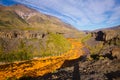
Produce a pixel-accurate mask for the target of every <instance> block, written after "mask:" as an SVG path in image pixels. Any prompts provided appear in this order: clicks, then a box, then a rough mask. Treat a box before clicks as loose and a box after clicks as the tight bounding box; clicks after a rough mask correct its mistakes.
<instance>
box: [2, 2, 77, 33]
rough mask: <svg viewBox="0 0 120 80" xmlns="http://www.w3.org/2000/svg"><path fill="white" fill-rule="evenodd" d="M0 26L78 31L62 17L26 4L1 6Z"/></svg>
mask: <svg viewBox="0 0 120 80" xmlns="http://www.w3.org/2000/svg"><path fill="white" fill-rule="evenodd" d="M0 28H4V29H8V28H10V29H22V30H43V31H52V32H60V33H67V32H76V31H77V29H75V28H74V27H72V26H71V25H69V24H67V23H64V22H62V21H61V20H60V19H58V18H56V17H53V16H50V15H46V14H43V13H40V12H38V11H36V10H34V9H31V8H28V7H26V6H24V5H20V4H16V5H13V6H2V5H1V6H0Z"/></svg>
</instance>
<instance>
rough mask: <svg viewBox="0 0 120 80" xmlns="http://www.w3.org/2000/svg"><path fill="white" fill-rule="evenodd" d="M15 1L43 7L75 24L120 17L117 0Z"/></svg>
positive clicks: (100, 22)
mask: <svg viewBox="0 0 120 80" xmlns="http://www.w3.org/2000/svg"><path fill="white" fill-rule="evenodd" d="M14 1H16V2H19V3H22V4H26V5H30V6H33V7H37V8H38V9H43V10H44V11H45V13H47V14H51V15H54V16H57V17H59V18H61V19H63V20H65V21H67V22H69V23H71V24H73V25H76V24H77V25H79V26H89V25H98V24H101V25H104V24H105V25H106V24H107V23H110V22H113V21H115V20H118V19H120V7H119V8H118V6H116V3H115V0H14ZM48 9H49V10H48ZM58 13H59V14H58ZM105 22H106V23H105Z"/></svg>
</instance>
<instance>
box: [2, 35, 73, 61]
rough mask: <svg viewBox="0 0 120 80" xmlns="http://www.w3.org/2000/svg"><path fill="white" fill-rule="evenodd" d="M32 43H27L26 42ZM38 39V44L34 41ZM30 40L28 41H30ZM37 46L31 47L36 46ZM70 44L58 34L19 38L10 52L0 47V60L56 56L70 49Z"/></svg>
mask: <svg viewBox="0 0 120 80" xmlns="http://www.w3.org/2000/svg"><path fill="white" fill-rule="evenodd" d="M30 41H31V42H32V44H30V45H29V44H27V42H30ZM37 41H39V44H34V42H37ZM31 42H30V43H31ZM36 45H37V47H38V49H37V47H33V46H36ZM70 47H71V45H70V43H69V42H68V41H67V39H65V38H64V37H63V36H62V35H60V34H55V33H49V34H48V35H47V36H46V38H45V39H40V40H39V39H31V40H27V41H26V40H20V45H18V48H17V49H14V50H12V51H10V52H7V53H6V52H4V49H3V47H2V46H1V47H0V62H14V61H21V60H29V59H32V58H34V57H46V56H57V55H60V54H62V53H64V52H66V51H68V50H69V49H70Z"/></svg>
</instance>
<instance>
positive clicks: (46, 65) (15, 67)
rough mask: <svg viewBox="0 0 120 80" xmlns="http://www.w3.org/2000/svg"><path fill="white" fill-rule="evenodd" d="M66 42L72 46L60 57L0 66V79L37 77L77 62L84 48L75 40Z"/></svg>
mask: <svg viewBox="0 0 120 80" xmlns="http://www.w3.org/2000/svg"><path fill="white" fill-rule="evenodd" d="M68 40H69V41H70V43H71V44H72V46H71V49H70V50H69V51H68V52H66V53H63V54H62V55H61V56H54V57H46V58H40V59H33V60H28V61H23V62H15V63H11V64H4V65H0V79H1V80H5V79H10V80H11V79H12V78H17V79H18V78H25V77H39V76H43V75H45V74H47V73H50V72H55V71H56V69H59V68H62V67H66V66H67V65H68V64H72V63H74V62H76V61H78V59H79V57H80V56H82V55H83V51H82V48H83V47H84V46H83V45H82V44H81V43H80V42H78V41H76V40H75V39H68ZM70 62H72V63H70Z"/></svg>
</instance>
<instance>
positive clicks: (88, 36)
mask: <svg viewBox="0 0 120 80" xmlns="http://www.w3.org/2000/svg"><path fill="white" fill-rule="evenodd" d="M90 38H91V34H87V35H85V36H82V37H81V38H80V39H79V40H80V42H82V43H85V42H86V41H87V40H89V39H90Z"/></svg>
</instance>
